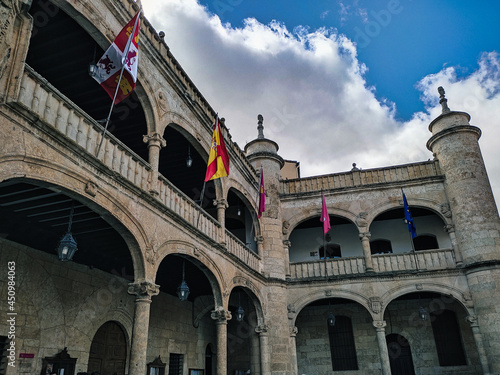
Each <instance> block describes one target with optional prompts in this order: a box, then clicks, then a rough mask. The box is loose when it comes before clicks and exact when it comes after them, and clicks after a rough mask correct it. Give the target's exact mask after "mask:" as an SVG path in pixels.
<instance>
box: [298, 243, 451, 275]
mask: <svg viewBox="0 0 500 375" xmlns="http://www.w3.org/2000/svg"><path fill="white" fill-rule="evenodd" d="M415 255H416V256H415ZM372 259H373V269H374V271H375V273H383V272H397V271H399V272H401V271H415V270H417V268H418V270H444V269H452V268H456V262H455V256H454V253H453V250H452V249H442V250H425V251H418V252H417V253H416V254H414V253H404V254H380V255H373V257H372ZM415 259H416V260H417V262H418V267H417V266H416V263H415ZM357 274H358V275H359V274H365V260H364V258H363V257H349V258H335V259H327V260H326V261H325V260H318V261H315V262H296V263H290V277H291V279H307V278H322V277H332V276H347V275H357Z"/></svg>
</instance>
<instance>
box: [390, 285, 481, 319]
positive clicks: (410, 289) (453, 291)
mask: <svg viewBox="0 0 500 375" xmlns="http://www.w3.org/2000/svg"><path fill="white" fill-rule="evenodd" d="M418 292H434V293H438V294H441V295H442V296H443V297H447V298H453V300H455V301H456V302H457V303H458V304H459V305H460V306H462V307H463V309H464V311H465V312H466V313H467V314H468V315H474V311H473V305H472V299H471V298H470V296H469V295H468V293H467V292H463V291H462V290H460V289H458V288H455V287H453V286H449V285H445V284H437V283H426V282H423V283H421V284H419V286H418V288H417V287H416V286H415V284H407V285H401V286H397V287H394V288H391V289H389V290H388V291H387V292H385V293H384V294H383V295H382V296H381V302H382V311H381V312H380V314H381V316H384V313H385V310H386V309H387V306H388V305H389V304H390V303H391V302H392V301H394V300H395V299H396V298H398V297H401V296H404V295H406V294H411V293H418Z"/></svg>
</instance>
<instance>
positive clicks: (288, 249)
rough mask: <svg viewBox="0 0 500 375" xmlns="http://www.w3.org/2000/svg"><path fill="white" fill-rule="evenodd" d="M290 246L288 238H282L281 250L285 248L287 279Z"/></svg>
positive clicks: (286, 274)
mask: <svg viewBox="0 0 500 375" xmlns="http://www.w3.org/2000/svg"><path fill="white" fill-rule="evenodd" d="M290 246H292V242H291V241H288V240H283V250H285V277H286V278H287V279H289V278H290V277H291V275H290Z"/></svg>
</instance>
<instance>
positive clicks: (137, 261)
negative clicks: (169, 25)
mask: <svg viewBox="0 0 500 375" xmlns="http://www.w3.org/2000/svg"><path fill="white" fill-rule="evenodd" d="M138 10H139V6H138V4H137V3H136V2H134V1H132V0H110V1H103V0H93V1H89V0H81V1H64V0H33V1H32V0H0V17H1V18H0V22H1V27H0V35H1V39H0V46H1V48H0V62H1V64H0V264H1V272H0V301H2V304H1V305H0V314H1V316H2V318H1V319H0V345H1V348H2V349H3V354H2V358H1V361H0V374H9V375H10V374H42V375H44V374H46V373H49V374H50V373H52V372H55V373H57V374H61V375H73V374H77V373H81V372H88V373H93V372H99V373H100V374H102V375H113V374H117V375H120V374H130V375H144V374H146V373H149V374H151V375H163V374H167V373H168V374H172V375H174V374H184V375H202V374H203V375H213V374H217V375H225V374H231V375H241V374H243V373H248V371H250V373H252V374H262V375H266V374H276V375H278V374H283V375H284V374H293V375H295V374H308V375H316V374H318V375H320V374H333V373H335V374H364V375H375V374H386V375H387V374H405V375H407V374H426V375H427V374H428V375H430V374H449V373H457V374H498V373H500V315H499V309H500V308H499V307H498V306H499V303H498V302H499V299H500V289H499V286H498V285H499V283H500V269H499V260H500V251H499V250H500V244H499V241H500V236H499V230H500V221H499V217H498V212H497V208H496V205H495V202H494V199H493V196H492V192H491V188H490V185H489V181H488V177H487V174H486V170H485V167H484V164H483V161H482V157H481V152H480V149H479V146H478V139H479V137H480V135H481V131H480V130H479V128H477V127H475V126H473V125H470V116H469V115H468V114H466V113H463V112H457V111H451V110H450V109H449V108H448V105H447V102H446V99H445V96H444V92H443V91H442V92H441V93H440V97H441V104H442V108H443V113H442V114H441V115H440V116H439V117H438V118H436V119H435V120H434V121H432V123H431V124H430V125H429V130H430V134H429V141H428V143H427V147H428V148H429V150H431V151H432V152H433V154H434V155H435V158H434V160H432V161H427V162H415V163H412V164H407V165H397V166H389V167H382V168H377V169H369V170H360V169H358V168H353V170H351V171H348V172H342V173H333V174H328V175H322V176H315V177H306V178H300V177H299V176H300V174H299V171H298V167H299V164H298V162H295V161H294V162H291V161H289V162H287V163H288V165H287V167H285V169H284V173H285V172H286V176H285V178H283V176H282V173H281V170H282V168H283V167H284V166H285V164H287V163H286V162H285V161H284V160H283V159H282V158H281V157H280V156H279V153H278V145H277V144H276V143H275V142H274V141H272V140H270V139H267V138H265V136H264V132H265V128H264V127H265V124H264V119H263V117H262V116H259V117H258V122H257V130H256V138H255V140H253V141H251V142H250V143H248V144H247V145H245V147H244V149H243V150H242V149H241V148H240V147H239V146H238V145H237V144H236V143H235V142H233V141H232V140H231V136H230V134H229V133H228V132H227V128H226V127H225V125H224V122H223V121H221V124H222V129H223V135H224V138H225V141H226V146H227V149H228V153H229V157H230V160H231V171H230V175H229V176H228V177H224V178H220V179H216V180H212V181H209V182H208V183H207V184H206V186H205V189H203V179H204V175H205V171H206V162H207V158H208V150H209V148H210V142H211V134H212V127H213V124H214V121H215V116H216V112H215V111H214V109H213V108H212V107H211V106H210V104H209V103H207V101H206V100H205V99H204V97H203V96H202V93H200V92H199V91H198V90H197V88H196V86H195V84H194V83H193V82H192V81H191V80H190V78H189V76H188V73H189V72H185V71H184V70H183V69H182V67H181V66H180V65H179V63H178V62H177V61H176V59H175V57H174V56H173V55H172V53H171V52H170V51H169V48H168V45H167V43H166V42H165V40H164V39H163V33H161V32H159V33H157V31H156V30H154V29H153V27H152V26H151V25H150V24H149V23H148V21H147V20H146V19H145V18H143V17H142V18H141V22H140V56H141V57H140V58H141V60H140V65H139V74H138V76H139V78H138V83H137V87H136V89H135V91H134V92H133V93H132V95H131V96H130V97H129V98H128V99H126V100H125V101H123V102H122V103H120V104H118V105H117V106H116V107H115V109H114V110H113V113H112V116H111V122H110V125H109V128H108V131H107V132H106V133H105V134H104V132H103V122H102V119H105V118H106V116H107V115H108V111H109V107H110V104H111V103H110V102H111V100H110V98H109V97H108V96H107V94H106V93H105V92H104V90H103V89H102V88H101V87H99V85H98V84H97V83H96V82H95V81H94V80H93V79H92V77H90V76H89V74H88V67H89V64H91V63H95V62H96V59H97V58H98V57H99V56H101V55H102V53H103V51H104V50H105V49H106V48H107V47H108V46H109V45H110V43H111V42H112V41H113V39H114V37H115V36H116V34H117V33H118V32H119V31H120V30H121V28H122V27H123V25H125V24H126V23H127V22H128V20H130V19H131V18H132V17H133V15H135V14H136V13H137V11H138ZM101 140H102V148H101V150H100V152H99V153H97V150H98V148H99V144H100V143H101ZM187 159H190V161H191V163H186V161H187ZM188 164H190V166H188ZM261 168H262V170H263V171H264V175H265V190H266V210H265V212H264V213H263V215H262V217H261V218H260V219H259V218H257V214H256V212H257V208H258V203H257V197H258V192H259V181H260V175H259V174H260V170H261ZM294 177H295V178H294ZM402 190H404V193H405V195H406V197H407V199H408V204H409V207H410V210H411V213H412V215H413V218H414V221H415V226H416V229H417V236H416V237H415V238H414V239H413V240H412V239H411V238H410V236H409V231H408V228H407V224H405V222H404V220H403V218H404V209H403V196H402ZM323 194H324V196H325V201H326V206H327V209H328V213H329V218H330V223H331V229H330V231H329V232H328V234H327V235H326V236H324V237H323V224H322V223H321V222H320V214H321V203H322V196H323ZM67 233H70V234H71V235H72V238H73V239H74V241H76V243H77V246H78V250H77V251H76V253H75V254H74V257H73V260H72V261H60V260H59V257H58V254H57V250H56V249H57V247H58V245H59V243H60V241H61V238H62V237H63V235H65V234H67ZM65 238H66V239H67V238H68V237H65ZM183 281H184V283H182V282H183ZM181 285H183V286H188V287H189V292H190V293H189V295H188V298H187V299H186V300H181V299H180V298H179V297H178V294H177V291H178V288H179V287H180V286H181ZM242 312H244V316H241V315H242V314H241V313H242ZM331 323H334V324H331ZM14 366H15V367H14Z"/></svg>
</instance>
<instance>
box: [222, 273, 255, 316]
mask: <svg viewBox="0 0 500 375" xmlns="http://www.w3.org/2000/svg"><path fill="white" fill-rule="evenodd" d="M236 287H241V288H243V289H246V290H249V291H250V292H251V293H247V295H248V297H249V298H250V300H251V301H252V304H253V306H254V308H255V311H256V314H257V324H264V303H263V301H264V297H263V296H262V293H261V292H260V290H259V289H258V288H257V286H256V285H255V284H254V283H253V282H252V281H251V280H249V279H248V278H247V277H244V276H235V277H233V280H232V285H231V291H233V290H234V288H236ZM229 295H230V294H229Z"/></svg>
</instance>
